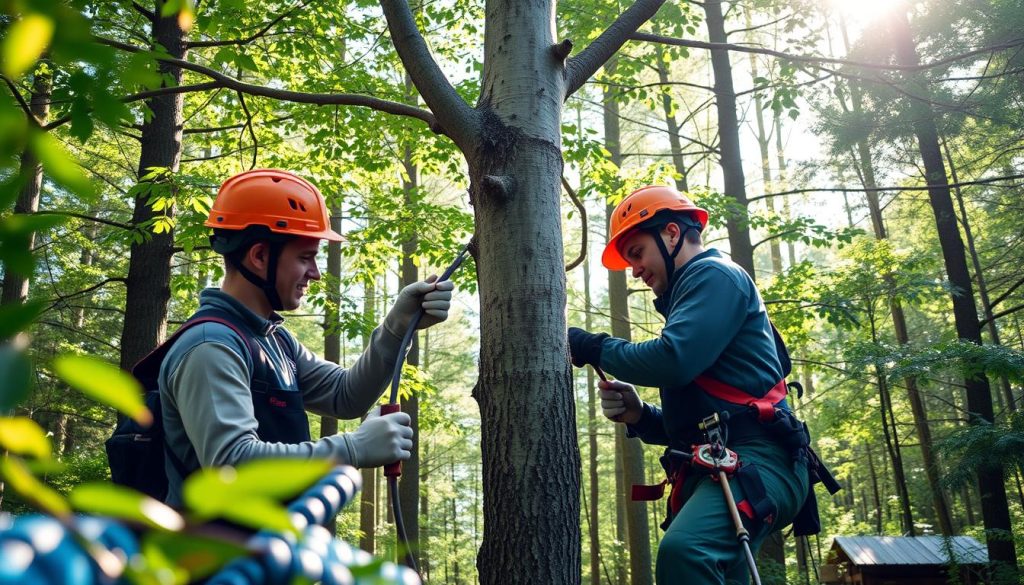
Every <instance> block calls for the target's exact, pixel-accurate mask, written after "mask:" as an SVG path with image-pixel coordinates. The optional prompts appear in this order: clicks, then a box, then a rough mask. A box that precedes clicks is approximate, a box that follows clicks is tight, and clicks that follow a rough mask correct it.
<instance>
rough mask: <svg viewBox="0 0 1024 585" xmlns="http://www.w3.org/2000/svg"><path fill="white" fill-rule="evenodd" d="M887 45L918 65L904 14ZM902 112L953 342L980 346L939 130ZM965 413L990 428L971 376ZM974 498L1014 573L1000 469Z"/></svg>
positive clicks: (930, 117) (997, 555) (986, 398)
mask: <svg viewBox="0 0 1024 585" xmlns="http://www.w3.org/2000/svg"><path fill="white" fill-rule="evenodd" d="M889 22H890V32H891V39H892V41H893V43H894V45H895V50H896V59H897V61H898V62H899V64H900V65H904V66H907V65H909V66H914V65H918V64H919V63H920V57H919V55H918V53H917V47H916V46H915V44H914V37H913V34H912V33H911V30H910V22H909V20H908V17H907V13H906V12H905V11H902V10H901V11H896V12H895V13H894V15H893V18H892V19H890V21H889ZM908 77H909V79H908V81H910V82H911V86H912V93H914V95H917V96H928V95H929V92H928V86H927V85H925V84H924V83H920V82H919V81H918V80H916V79H915V78H914V75H913V74H910V75H909V76H908ZM906 106H907V107H908V108H909V109H910V110H911V111H912V112H913V113H914V116H913V120H914V122H913V131H914V135H915V136H916V138H917V143H918V148H919V150H920V153H921V160H922V162H923V163H924V168H925V178H926V180H927V182H928V187H929V189H928V199H929V202H930V203H931V207H932V212H933V213H934V215H935V226H936V229H937V231H938V235H939V245H940V247H941V248H942V258H943V261H944V263H945V266H946V275H947V276H948V278H949V284H950V286H951V288H952V291H953V293H952V295H951V297H952V305H953V319H954V323H955V326H956V333H957V337H959V338H960V339H962V340H964V341H968V342H970V343H975V344H978V345H981V325H980V323H979V321H978V308H977V304H976V302H975V299H974V285H973V283H972V282H971V276H970V272H969V271H968V268H967V258H966V257H965V255H964V244H963V240H961V239H960V230H959V227H958V226H957V222H956V213H955V212H954V210H953V200H952V197H951V196H950V190H949V181H948V179H947V177H946V168H945V165H944V164H943V161H942V151H941V149H940V148H939V137H938V129H937V128H936V124H935V114H934V112H932V110H931V106H930V105H929V104H928V103H926V102H923V101H920V100H907V101H906ZM965 383H966V386H967V393H966V394H967V410H968V411H969V412H970V413H971V417H972V419H973V420H974V422H976V423H981V424H985V423H992V421H993V409H992V390H991V388H990V387H989V381H988V377H987V376H985V375H983V374H981V375H972V376H969V377H966V380H965ZM978 493H979V494H980V495H981V514H982V522H983V524H984V526H985V531H986V536H987V538H986V540H987V547H988V554H989V559H990V560H991V561H992V562H993V563H996V564H997V565H1001V567H1000V568H1002V569H1005V570H1007V571H1010V572H1016V570H1017V552H1016V550H1015V549H1014V544H1013V538H1012V534H1013V532H1012V530H1013V528H1012V525H1011V523H1010V511H1009V508H1008V507H1007V500H1006V486H1005V485H1004V483H1003V470H1002V469H980V470H979V471H978Z"/></svg>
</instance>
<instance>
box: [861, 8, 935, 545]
mask: <svg viewBox="0 0 1024 585" xmlns="http://www.w3.org/2000/svg"><path fill="white" fill-rule="evenodd" d="M842 32H843V39H844V41H845V42H846V48H847V52H849V49H850V47H849V41H848V40H847V34H846V25H845V22H844V23H843V24H842ZM850 96H851V102H852V107H853V111H854V112H855V113H857V114H858V115H860V114H862V113H863V107H862V104H861V91H860V87H859V86H858V85H857V83H856V82H855V81H852V80H851V82H850ZM853 158H854V162H855V163H857V167H856V168H857V169H858V170H859V175H860V179H861V182H862V183H863V185H864V189H865V192H864V194H865V198H866V199H867V203H868V213H869V215H870V217H871V226H872V228H873V230H874V233H875V238H876V239H878V240H886V239H888V237H889V236H888V234H887V232H886V228H885V218H884V217H883V215H882V206H881V205H880V203H879V199H878V194H879V191H878V189H877V187H878V183H877V182H876V181H875V165H874V162H873V158H872V155H871V149H870V147H869V146H868V143H867V142H866V141H865V140H858V141H857V144H856V155H855V156H854V157H853ZM884 278H885V280H886V282H887V283H889V284H890V285H891V286H892V280H893V279H892V277H891V276H889V275H886V276H885V277H884ZM889 310H890V313H891V314H892V324H893V329H894V330H895V332H896V341H897V342H899V344H900V345H901V346H907V345H909V344H910V335H909V333H908V331H907V319H906V316H905V315H904V313H903V303H902V302H901V301H900V299H899V298H897V297H895V296H890V297H889ZM904 382H905V384H906V387H907V398H908V399H909V400H910V409H911V412H912V413H913V415H914V428H915V430H916V432H917V438H918V442H919V444H920V446H921V459H922V463H923V464H924V469H925V476H926V477H927V478H928V488H929V490H930V491H931V495H932V505H933V506H934V508H935V515H936V517H937V519H938V521H939V530H940V531H941V532H942V534H943V535H945V536H952V535H953V534H954V531H953V520H952V516H951V514H950V512H949V506H948V504H947V503H946V497H945V495H944V494H943V493H942V488H941V487H940V486H941V483H940V481H939V480H940V478H939V471H940V470H939V463H938V459H937V458H936V456H935V451H934V443H933V441H932V436H931V427H929V426H928V414H927V411H926V410H925V405H924V399H923V398H922V397H921V391H920V389H919V388H918V385H917V378H915V377H913V376H911V377H907V378H904Z"/></svg>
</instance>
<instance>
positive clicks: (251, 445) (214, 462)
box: [160, 289, 401, 505]
mask: <svg viewBox="0 0 1024 585" xmlns="http://www.w3.org/2000/svg"><path fill="white" fill-rule="evenodd" d="M204 308H215V309H218V310H220V311H225V312H229V313H231V314H232V315H234V316H237V317H239V321H240V322H241V323H244V324H245V325H246V326H247V327H249V329H250V331H251V332H252V333H253V334H254V335H253V338H254V340H255V342H256V343H258V344H260V346H261V347H262V349H263V352H265V355H267V356H269V359H270V362H271V364H270V369H271V370H272V372H273V373H274V375H275V376H277V377H278V383H279V387H280V388H283V389H291V390H294V391H298V392H301V393H302V399H303V402H304V404H305V408H306V410H308V411H310V412H314V413H316V414H320V415H328V416H334V417H338V418H345V419H351V418H357V417H359V416H362V415H363V414H364V413H365V412H366V411H367V410H368V409H369V408H370V407H371V406H373V404H374V403H375V402H376V401H377V399H379V398H380V396H381V394H383V392H384V389H385V388H386V386H387V383H388V380H389V378H390V374H391V369H392V366H393V365H394V363H395V360H396V359H397V357H398V352H399V349H400V348H399V346H400V345H401V338H400V337H399V336H397V335H396V334H394V333H393V332H392V331H391V329H393V328H388V327H386V326H381V327H378V328H377V329H376V330H374V332H373V334H372V336H371V338H370V343H369V345H368V346H367V349H366V351H364V352H363V354H362V355H361V356H360V357H359V359H358V360H356V362H355V364H353V366H352V367H351V368H349V369H345V368H342V367H340V366H338V365H337V364H334V363H331V362H328V361H325V360H322V359H320V358H318V357H316V356H315V355H313V353H312V352H310V351H309V350H308V349H306V348H305V347H304V346H303V345H302V344H300V343H299V342H298V341H296V340H295V338H294V337H292V335H291V334H290V333H288V332H287V330H284V331H283V333H284V335H280V334H279V335H274V331H275V330H276V329H279V328H281V323H282V321H283V319H282V318H281V317H279V316H277V315H276V314H275V315H272V317H271V319H269V320H268V319H264V318H263V317H261V316H259V315H257V314H255V313H253V312H252V311H251V310H249V309H248V308H247V307H245V306H244V305H243V304H242V303H241V302H239V301H238V300H237V299H235V298H234V297H232V296H230V295H229V294H227V293H224V292H222V291H220V290H219V289H206V290H204V291H203V292H202V293H201V294H200V309H201V310H202V309H204ZM281 343H288V344H291V347H290V348H283V347H281V345H280V344H281ZM287 356H294V367H293V366H292V364H291V363H289V362H290V360H289V359H288V357H287ZM252 359H253V357H252V356H251V355H250V352H249V350H248V348H247V347H246V344H245V341H244V340H243V339H241V338H240V337H239V336H238V335H237V334H236V333H235V332H234V331H232V330H231V329H230V328H229V327H227V326H226V325H223V324H220V323H203V324H200V325H196V326H193V327H191V328H190V329H188V330H187V331H186V332H185V333H184V334H182V336H181V337H180V338H179V339H178V340H177V342H176V343H175V344H174V346H173V347H172V348H171V350H170V351H169V352H168V354H167V357H166V358H165V359H164V362H163V364H162V366H161V368H160V397H161V401H162V406H163V423H164V433H165V435H166V438H167V442H168V445H169V447H170V450H171V452H172V453H173V454H174V455H175V456H176V457H177V458H178V459H179V460H180V461H181V462H182V463H184V464H185V466H186V467H187V468H189V469H193V468H196V467H208V466H220V465H237V464H239V463H241V462H243V461H247V460H249V459H254V458H259V457H299V458H333V459H335V460H337V461H339V462H342V463H354V462H355V458H354V451H353V445H352V440H353V439H352V437H350V436H348V435H345V434H339V435H334V436H330V437H324V438H323V439H320V440H317V441H306V442H302V443H297V444H286V443H269V442H265V441H262V440H260V438H259V437H258V436H257V434H256V429H257V427H258V423H257V420H256V417H255V414H254V411H253V402H252V393H251V390H250V388H249V382H250V379H251V374H250V372H251V370H252V367H253V365H252ZM167 474H168V479H169V483H170V490H169V493H168V497H167V501H168V503H170V504H171V505H180V504H181V482H182V478H181V477H180V475H179V474H178V473H177V471H176V470H175V469H173V466H172V465H171V464H168V465H167Z"/></svg>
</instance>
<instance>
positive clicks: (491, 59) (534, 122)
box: [466, 0, 580, 585]
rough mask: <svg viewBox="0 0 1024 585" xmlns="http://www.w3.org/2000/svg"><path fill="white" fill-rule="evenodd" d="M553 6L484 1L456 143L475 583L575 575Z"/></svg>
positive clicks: (575, 473)
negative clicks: (468, 269) (477, 482)
mask: <svg viewBox="0 0 1024 585" xmlns="http://www.w3.org/2000/svg"><path fill="white" fill-rule="evenodd" d="M554 8H555V7H554V3H553V2H552V1H550V0H543V1H539V2H534V3H530V4H522V5H516V6H515V10H511V9H507V7H504V6H497V5H496V3H494V2H488V3H487V7H486V12H487V22H486V32H485V42H484V55H485V62H484V67H483V85H482V88H481V93H480V95H481V97H480V102H479V104H478V105H477V110H476V111H477V112H479V114H480V121H481V123H482V128H481V130H480V132H481V134H480V138H481V140H480V141H479V142H478V143H477V144H476V150H475V151H473V152H466V157H467V161H468V163H469V172H470V201H471V203H472V204H473V206H474V216H475V220H476V221H475V225H476V229H475V235H474V241H475V244H476V253H475V259H476V266H477V275H478V280H479V297H480V308H481V318H480V378H479V382H478V384H477V386H476V388H474V391H473V396H474V398H476V400H477V402H478V403H479V404H480V419H481V436H482V440H481V450H482V455H483V485H484V527H485V530H484V536H483V541H482V543H481V547H480V552H479V555H478V557H477V567H478V569H479V574H480V582H481V583H482V584H484V585H498V584H502V585H506V584H511V585H515V584H520V583H566V584H570V585H574V584H578V583H579V582H580V502H579V493H580V452H579V445H578V443H577V437H576V412H575V407H576V405H575V400H574V393H573V388H572V375H571V372H570V366H569V362H568V360H567V356H568V349H567V347H566V337H565V330H566V322H565V302H566V283H565V270H564V256H563V247H562V239H561V234H562V228H561V210H560V200H561V177H562V155H561V151H560V144H561V108H562V101H563V97H564V96H565V88H566V85H565V83H566V78H565V75H564V67H563V64H562V62H561V61H560V60H558V59H555V58H553V54H552V51H551V47H553V46H555V44H556V40H555V39H554V37H553V36H552V35H553V34H554V29H555V27H554V26H553V25H554V22H553V17H554V12H555V11H554ZM512 45H514V49H513V47H512ZM526 559H529V560H528V562H524V560H526Z"/></svg>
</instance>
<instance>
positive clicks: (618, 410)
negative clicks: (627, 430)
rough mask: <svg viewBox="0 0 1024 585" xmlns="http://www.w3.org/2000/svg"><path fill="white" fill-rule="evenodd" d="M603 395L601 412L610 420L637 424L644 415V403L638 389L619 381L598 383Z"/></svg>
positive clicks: (600, 392)
mask: <svg viewBox="0 0 1024 585" xmlns="http://www.w3.org/2000/svg"><path fill="white" fill-rule="evenodd" d="M597 387H598V388H599V391H598V392H599V394H600V395H601V412H602V413H604V415H605V416H606V417H608V418H609V419H610V420H613V421H615V422H619V423H626V424H631V425H632V424H636V423H638V422H640V417H642V416H643V414H644V403H643V401H641V400H640V395H639V394H637V393H636V388H634V387H633V386H631V385H629V384H626V383H625V382H619V381H618V380H609V381H607V382H605V381H604V380H601V381H600V382H598V383H597Z"/></svg>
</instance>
